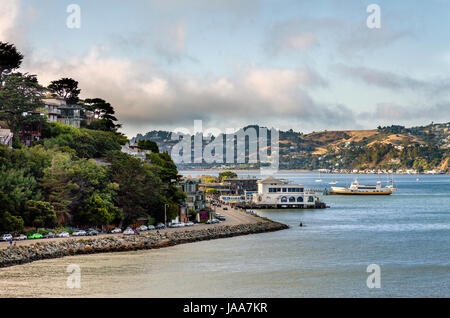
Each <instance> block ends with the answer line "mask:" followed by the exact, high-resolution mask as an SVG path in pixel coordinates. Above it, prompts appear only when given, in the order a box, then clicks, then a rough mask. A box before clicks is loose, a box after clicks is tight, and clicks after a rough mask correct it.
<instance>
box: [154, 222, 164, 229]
mask: <svg viewBox="0 0 450 318" xmlns="http://www.w3.org/2000/svg"><path fill="white" fill-rule="evenodd" d="M165 227H166V226H165V225H164V224H163V223H158V224H156V228H157V229H164V228H165Z"/></svg>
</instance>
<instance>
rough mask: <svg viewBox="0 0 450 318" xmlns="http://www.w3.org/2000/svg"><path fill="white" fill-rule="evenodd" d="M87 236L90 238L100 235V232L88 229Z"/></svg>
mask: <svg viewBox="0 0 450 318" xmlns="http://www.w3.org/2000/svg"><path fill="white" fill-rule="evenodd" d="M86 235H89V236H94V235H98V231H97V230H94V229H87V230H86Z"/></svg>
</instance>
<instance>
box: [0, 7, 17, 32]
mask: <svg viewBox="0 0 450 318" xmlns="http://www.w3.org/2000/svg"><path fill="white" fill-rule="evenodd" d="M19 4H20V3H19V0H2V1H1V2H0V17H1V19H0V40H2V41H12V40H14V38H13V34H12V33H13V28H14V26H15V24H16V18H17V15H18V11H19Z"/></svg>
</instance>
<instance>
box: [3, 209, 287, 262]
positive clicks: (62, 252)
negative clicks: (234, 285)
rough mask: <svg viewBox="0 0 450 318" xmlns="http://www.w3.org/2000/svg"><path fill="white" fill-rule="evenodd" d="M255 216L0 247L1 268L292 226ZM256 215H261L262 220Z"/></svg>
mask: <svg viewBox="0 0 450 318" xmlns="http://www.w3.org/2000/svg"><path fill="white" fill-rule="evenodd" d="M237 213H241V212H237ZM254 218H255V221H254V222H248V223H240V224H231V225H226V224H225V225H222V224H218V225H216V226H202V228H183V229H180V230H177V231H151V232H144V233H142V234H140V235H129V236H127V235H123V234H119V235H115V236H103V237H97V238H81V239H74V238H67V239H63V240H59V241H48V242H38V243H35V244H30V245H18V246H13V247H8V248H6V249H3V250H0V268H4V267H11V266H15V265H21V264H26V263H31V262H34V261H39V260H44V259H51V258H61V257H65V256H72V255H80V254H95V253H111V252H125V251H135V250H144V249H158V248H163V247H169V246H174V245H179V244H185V243H192V242H198V241H205V240H214V239H220V238H228V237H234V236H241V235H249V234H258V233H266V232H274V231H280V230H284V229H287V228H289V226H287V225H285V224H282V223H278V222H275V221H272V220H269V219H266V218H261V217H254ZM256 218H259V220H257V219H256Z"/></svg>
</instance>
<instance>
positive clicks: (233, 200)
mask: <svg viewBox="0 0 450 318" xmlns="http://www.w3.org/2000/svg"><path fill="white" fill-rule="evenodd" d="M219 201H220V202H221V203H222V204H237V203H244V202H245V195H221V196H220V197H219Z"/></svg>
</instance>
